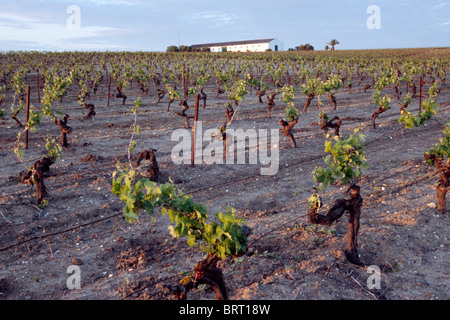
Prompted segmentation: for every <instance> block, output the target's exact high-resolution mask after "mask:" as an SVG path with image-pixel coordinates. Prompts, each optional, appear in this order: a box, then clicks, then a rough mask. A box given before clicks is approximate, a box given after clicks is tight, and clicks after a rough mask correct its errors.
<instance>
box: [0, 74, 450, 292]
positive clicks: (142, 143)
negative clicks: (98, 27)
mask: <svg viewBox="0 0 450 320" xmlns="http://www.w3.org/2000/svg"><path fill="white" fill-rule="evenodd" d="M105 82H106V81H105ZM365 84H366V83H365V82H363V83H362V84H361V85H360V86H359V87H356V88H354V89H353V91H352V92H351V93H348V92H347V90H341V91H339V92H338V93H337V94H336V95H335V97H336V99H337V110H336V111H333V110H332V108H333V106H332V105H331V103H330V102H329V101H328V99H322V101H323V103H324V111H325V112H326V113H327V114H328V115H329V116H330V117H333V116H335V115H337V116H339V117H340V118H341V119H342V126H341V135H343V136H344V137H345V136H348V135H349V134H351V133H352V132H353V129H355V128H357V127H358V128H360V132H361V133H364V134H365V135H366V143H367V144H366V152H367V161H368V163H369V165H370V167H369V168H368V169H365V170H364V176H363V178H362V180H361V182H360V186H361V194H362V196H363V199H364V206H363V209H362V214H361V227H360V231H359V248H358V249H359V254H360V259H361V261H362V262H363V263H364V266H355V265H353V264H350V263H348V262H347V261H346V260H345V258H343V254H342V249H343V247H344V241H345V240H344V239H345V237H344V236H345V233H346V228H347V221H346V220H347V215H344V217H343V218H342V219H341V220H340V221H338V223H337V224H334V225H332V226H331V227H328V228H324V227H321V226H316V225H311V224H309V223H308V222H307V218H306V216H305V215H306V213H307V206H308V202H307V198H308V197H309V196H310V191H311V187H313V186H314V182H313V179H312V175H311V172H312V170H313V169H314V168H315V166H322V165H324V163H323V156H324V148H323V142H324V135H323V132H322V131H321V130H320V127H319V125H318V121H319V119H318V114H319V112H318V108H317V98H315V99H314V100H313V102H312V105H311V106H310V107H309V109H308V112H307V113H306V114H302V115H301V117H300V120H299V122H298V123H297V125H296V126H295V127H294V129H293V132H294V136H295V138H296V140H297V148H295V149H294V148H291V145H290V143H289V140H288V139H287V138H286V137H284V136H282V135H281V134H280V143H279V144H280V145H279V147H280V164H279V171H278V173H277V174H276V175H272V176H261V174H260V168H261V164H257V165H249V164H240V165H237V164H233V165H231V164H229V165H218V164H216V165H206V164H202V165H195V167H191V166H190V165H189V164H184V165H176V164H174V163H173V162H172V160H171V157H170V155H171V151H172V148H173V147H174V146H175V145H176V144H177V143H178V142H177V141H171V134H172V132H173V131H174V130H175V129H178V128H184V119H183V118H181V117H178V116H176V115H174V114H173V112H175V111H181V107H179V106H178V105H175V104H174V105H172V108H171V111H170V112H166V106H167V97H166V98H163V99H162V100H161V102H160V103H156V94H154V92H150V96H147V95H144V96H142V100H143V107H142V110H141V112H140V113H139V114H138V125H140V126H141V128H142V132H141V133H140V134H139V135H137V136H136V141H137V149H136V152H135V154H134V156H136V154H137V152H140V151H142V150H146V149H149V148H153V149H156V150H157V152H156V153H155V154H156V158H157V160H158V164H159V167H160V171H161V179H160V182H166V181H169V178H170V179H172V180H173V181H174V182H175V183H176V185H177V186H178V187H179V188H181V189H182V190H184V191H185V192H186V193H190V194H192V195H193V197H194V199H195V200H196V201H198V202H202V203H204V204H205V205H206V206H207V207H208V208H209V210H210V212H211V214H213V213H215V212H219V211H221V210H225V208H226V207H227V206H233V207H234V208H236V210H237V214H238V215H239V216H242V217H245V219H246V221H247V224H248V226H250V227H251V228H252V234H251V235H250V237H249V239H248V240H249V252H248V254H246V255H244V256H243V257H241V258H236V259H231V258H229V259H227V260H225V261H222V262H221V264H220V266H221V267H222V269H223V272H224V275H225V281H226V285H227V287H228V290H229V296H230V298H231V299H233V300H260V299H264V300H277V299H280V300H291V299H301V300H311V299H318V300H322V299H327V300H328V299H333V300H334V299H338V300H339V299H363V300H366V299H367V300H370V299H392V300H399V299H412V300H419V299H420V300H422V299H425V300H434V299H440V300H446V299H449V298H450V291H449V288H450V286H449V285H450V282H449V279H448V274H449V271H450V267H449V254H448V248H449V240H448V230H449V216H448V211H447V214H446V215H440V214H439V213H438V212H437V210H436V208H435V203H436V189H435V186H434V185H435V182H436V181H437V179H438V175H437V174H436V173H435V170H434V168H431V167H429V166H427V165H426V163H425V161H424V158H423V153H424V152H425V151H426V150H428V149H429V148H430V147H431V146H433V145H434V144H435V143H436V142H438V138H440V137H441V136H442V135H441V132H442V127H441V125H440V124H439V123H438V122H437V121H435V120H431V121H429V122H427V123H426V125H424V126H422V127H420V128H414V129H403V127H402V125H401V124H398V123H397V119H398V117H399V109H400V106H401V101H402V99H401V100H397V99H396V97H395V93H394V91H393V90H387V92H388V93H389V94H391V97H392V103H391V109H389V110H388V111H386V112H384V113H383V114H382V115H380V117H379V118H377V124H376V129H372V128H371V123H370V116H371V115H372V113H373V112H374V111H375V110H376V109H377V107H376V106H375V105H374V104H373V99H372V93H373V92H372V91H371V90H368V91H367V92H364V90H363V88H364V85H365ZM134 89H136V90H134ZM214 89H215V88H214V87H208V88H206V90H205V92H206V93H207V94H208V100H207V107H206V109H201V108H200V113H199V120H202V121H203V128H204V130H205V129H207V128H218V127H220V126H221V125H222V124H223V123H224V122H225V121H226V117H225V104H226V97H225V96H219V98H215V92H214ZM401 89H402V90H403V91H405V88H401ZM106 92H107V90H106V83H103V84H102V86H101V87H100V88H99V91H98V94H97V95H95V94H94V95H92V97H91V99H90V100H89V101H88V102H89V103H93V104H95V110H96V116H95V117H93V118H92V119H87V120H83V112H85V110H83V109H82V108H81V107H79V106H78V104H77V102H76V95H77V89H73V90H71V91H70V92H69V95H68V96H66V97H64V99H63V103H62V108H63V110H64V111H65V112H66V113H67V114H69V115H70V119H69V122H68V125H69V126H71V127H72V129H73V131H72V133H70V134H69V135H68V148H66V149H64V151H63V154H62V157H61V158H60V159H59V160H58V161H57V162H56V163H55V164H54V165H52V166H51V169H50V172H49V173H48V175H47V177H46V179H45V184H46V187H47V190H48V192H49V195H50V198H49V204H48V206H46V207H45V208H43V209H41V208H39V207H38V206H36V194H35V192H36V190H35V188H33V189H32V190H31V189H30V186H28V185H25V184H22V183H20V181H19V180H18V176H19V173H20V172H21V171H24V170H25V168H24V167H23V165H22V164H21V163H20V162H19V161H18V159H17V157H16V155H15V154H14V152H13V148H14V145H15V143H16V137H17V133H18V132H19V127H18V125H17V123H16V122H15V121H14V120H10V119H5V120H0V121H1V122H0V158H1V166H0V186H1V188H0V189H1V190H0V213H1V215H0V244H1V248H3V249H2V251H0V299H18V300H21V299H40V300H44V299H49V300H56V299H64V300H66V299H69V300H70V299H86V300H91V299H101V300H115V299H166V300H167V299H173V297H172V296H170V295H167V294H166V293H165V290H164V288H163V286H164V285H171V284H172V285H173V284H175V283H177V282H178V281H180V279H182V277H183V276H184V275H186V274H187V273H188V272H189V271H191V270H193V268H194V265H195V263H196V262H198V261H200V260H202V258H203V257H204V253H203V252H201V251H200V250H199V249H197V248H190V247H189V246H188V245H187V244H186V240H185V239H173V238H172V237H171V235H170V233H169V231H168V229H167V227H168V226H169V224H170V221H169V219H168V218H167V217H165V216H162V215H160V214H159V213H155V215H154V216H151V217H149V216H147V215H145V214H143V215H142V216H141V219H140V223H139V224H128V223H126V222H125V220H124V219H123V217H122V215H121V210H122V202H121V201H120V200H119V199H118V198H117V197H115V196H114V195H113V194H112V193H111V179H112V173H113V171H114V170H115V165H116V163H117V162H118V161H120V162H121V163H124V164H125V163H126V162H127V146H128V143H129V139H130V134H131V132H130V126H131V125H132V123H133V117H132V116H131V115H130V114H128V112H129V111H130V107H131V105H132V104H133V102H134V100H135V99H136V97H137V88H134V87H133V89H127V91H126V93H127V95H128V99H127V101H126V104H125V105H122V99H115V98H111V102H110V106H109V107H107V104H106V97H105V93H106ZM113 93H114V92H113ZM113 93H112V94H111V95H112V96H114V94H113ZM426 94H427V86H425V88H424V95H426ZM31 95H32V103H33V104H35V105H36V106H39V103H38V102H37V94H36V88H35V87H32V91H31ZM449 98H450V85H449V83H447V84H445V85H444V86H443V87H442V88H441V93H440V95H439V97H438V102H439V104H440V112H439V115H438V117H437V118H436V119H438V120H439V122H441V123H443V124H445V123H446V122H448V121H450V108H449V101H450V99H449ZM264 101H265V99H264ZM305 101H306V96H305V95H303V94H301V93H298V94H297V96H296V99H295V101H294V102H295V105H296V106H297V107H298V108H299V109H300V110H301V109H302V106H303V104H304V102H305ZM10 102H11V101H8V99H6V100H5V102H4V104H5V105H8V103H10ZM275 102H276V105H275V107H274V108H273V109H272V117H271V118H270V119H269V118H267V116H266V114H267V112H266V110H267V109H266V107H267V106H266V102H264V103H263V104H260V103H258V97H257V96H256V93H255V91H253V92H252V94H251V95H249V96H247V97H246V99H245V100H244V101H243V102H242V103H241V105H240V107H239V109H237V110H236V109H235V111H236V116H235V119H234V121H233V123H232V128H242V129H249V128H256V129H258V128H265V129H271V128H279V125H278V119H279V118H280V117H282V116H283V115H284V113H285V107H284V105H283V102H282V100H281V98H280V97H277V99H276V100H275ZM189 103H190V105H191V106H193V105H194V101H193V99H192V100H190V101H189ZM418 104H419V99H418V98H415V99H413V102H412V104H411V106H410V110H411V111H413V112H414V113H415V112H417V110H418ZM193 111H194V110H193V108H191V109H189V110H188V112H187V113H188V114H189V115H193ZM23 116H24V115H23V114H19V119H21V120H22V118H21V117H23ZM47 136H52V137H55V138H56V139H58V137H59V128H58V127H56V126H55V125H54V124H53V123H52V122H51V121H49V120H45V121H43V123H42V124H41V125H40V126H38V128H37V130H36V131H35V132H31V133H30V142H29V146H30V147H29V150H27V152H26V155H25V159H26V160H27V162H26V163H27V165H31V164H32V163H33V162H34V161H36V160H37V159H39V158H40V157H41V156H42V155H43V154H44V153H45V148H44V142H45V138H46V137H47ZM204 144H205V145H206V144H207V142H204ZM33 160H34V161H33ZM343 191H344V186H339V185H336V186H333V187H331V188H329V189H328V190H326V191H325V192H324V193H322V194H321V196H322V198H323V201H324V203H325V204H326V205H330V204H331V203H332V202H333V201H334V200H335V199H337V198H341V197H343V196H344V195H343ZM447 207H449V204H448V205H447ZM21 242H22V243H21ZM19 243H21V244H19ZM70 265H78V266H79V267H80V270H81V289H73V290H70V289H68V287H67V284H66V281H67V278H68V277H69V276H70V274H68V273H67V268H68V267H69V266H70ZM371 265H376V266H378V267H379V268H380V270H381V288H380V289H369V288H368V286H367V280H368V279H369V277H370V275H371V274H370V273H368V272H367V271H368V269H367V266H371ZM188 298H189V299H215V295H214V293H213V292H212V290H210V289H209V288H208V287H206V286H202V287H200V288H198V289H195V290H193V291H191V292H190V293H189V295H188Z"/></svg>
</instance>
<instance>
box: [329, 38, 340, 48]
mask: <svg viewBox="0 0 450 320" xmlns="http://www.w3.org/2000/svg"><path fill="white" fill-rule="evenodd" d="M328 44H329V45H330V46H331V50H334V46H335V45H337V44H339V41H337V40H336V39H331V40H330V42H328Z"/></svg>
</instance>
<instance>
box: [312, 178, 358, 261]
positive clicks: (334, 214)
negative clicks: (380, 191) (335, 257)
mask: <svg viewBox="0 0 450 320" xmlns="http://www.w3.org/2000/svg"><path fill="white" fill-rule="evenodd" d="M348 191H350V198H349V199H345V198H344V199H338V200H336V201H335V202H334V204H333V206H332V207H331V208H330V210H328V213H327V214H326V215H321V214H319V209H320V205H319V206H315V207H310V208H309V209H308V219H309V222H311V223H314V224H322V225H331V224H332V223H333V222H334V221H336V220H337V219H339V218H340V217H342V215H343V214H344V213H345V212H346V211H347V212H348V213H349V220H348V227H347V236H346V246H345V250H344V252H345V255H346V257H347V259H348V261H350V262H351V263H353V264H356V265H361V261H360V260H359V256H358V231H359V217H360V215H361V207H362V205H363V199H362V197H361V195H360V193H359V191H360V187H359V186H357V185H355V184H353V185H351V186H350V187H349V190H347V192H346V193H348Z"/></svg>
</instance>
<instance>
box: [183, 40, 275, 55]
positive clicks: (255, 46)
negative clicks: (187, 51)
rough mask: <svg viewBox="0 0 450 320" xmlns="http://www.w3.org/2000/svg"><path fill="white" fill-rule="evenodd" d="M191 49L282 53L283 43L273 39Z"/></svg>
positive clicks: (232, 42)
mask: <svg viewBox="0 0 450 320" xmlns="http://www.w3.org/2000/svg"><path fill="white" fill-rule="evenodd" d="M191 47H192V48H194V49H203V48H209V49H210V50H211V52H248V51H249V52H264V51H267V50H268V49H270V50H272V51H283V43H282V42H281V41H279V40H277V39H275V38H271V39H258V40H245V41H230V42H217V43H203V44H194V45H192V46H191Z"/></svg>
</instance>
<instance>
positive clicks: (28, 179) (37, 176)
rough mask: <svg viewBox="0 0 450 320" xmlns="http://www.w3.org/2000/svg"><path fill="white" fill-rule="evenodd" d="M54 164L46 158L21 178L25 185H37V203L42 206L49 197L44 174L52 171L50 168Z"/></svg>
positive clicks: (37, 162) (35, 164)
mask: <svg viewBox="0 0 450 320" xmlns="http://www.w3.org/2000/svg"><path fill="white" fill-rule="evenodd" d="M52 164H53V161H52V159H50V158H48V157H44V158H42V159H41V160H39V161H36V162H35V163H34V164H33V166H32V167H31V168H30V170H28V172H27V173H25V175H24V176H23V177H22V178H21V181H22V182H23V183H26V184H28V185H30V186H33V185H35V184H36V192H37V200H38V201H37V203H38V204H41V203H42V202H43V201H44V200H45V199H46V197H47V189H46V188H45V184H44V173H46V172H48V171H50V166H51V165H52Z"/></svg>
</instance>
